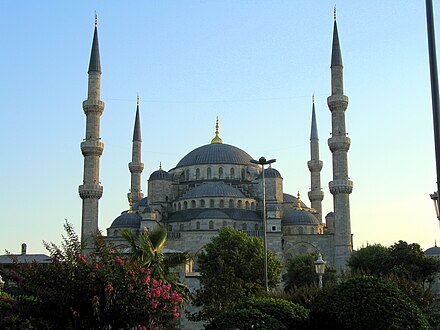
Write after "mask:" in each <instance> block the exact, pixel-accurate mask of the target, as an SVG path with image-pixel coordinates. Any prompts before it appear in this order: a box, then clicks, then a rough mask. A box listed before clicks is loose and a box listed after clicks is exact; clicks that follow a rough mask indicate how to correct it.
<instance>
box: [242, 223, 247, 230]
mask: <svg viewBox="0 0 440 330" xmlns="http://www.w3.org/2000/svg"><path fill="white" fill-rule="evenodd" d="M241 226H242V228H243V230H244V231H247V223H244V224H242V225H241Z"/></svg>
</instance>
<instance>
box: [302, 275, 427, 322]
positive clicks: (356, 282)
mask: <svg viewBox="0 0 440 330" xmlns="http://www.w3.org/2000/svg"><path fill="white" fill-rule="evenodd" d="M310 319H311V322H312V324H313V325H314V328H316V329H341V330H345V329H347V330H348V329H359V330H363V329H365V330H367V329H368V330H370V329H414V330H421V329H430V327H429V324H428V322H427V320H426V319H425V317H424V316H423V314H422V311H421V310H420V309H419V308H418V307H417V305H416V304H415V303H414V302H413V301H412V300H411V299H409V298H408V297H407V296H406V295H405V294H404V293H403V292H402V291H400V290H399V289H398V288H397V287H396V286H394V285H393V284H392V283H391V282H389V281H386V280H383V279H379V278H377V277H372V276H360V277H355V278H351V279H348V280H347V281H345V282H342V283H340V284H339V285H337V286H336V287H335V288H334V289H331V290H324V291H323V294H322V295H321V296H320V297H319V298H318V299H317V301H316V303H315V306H314V308H313V309H312V311H311V314H310Z"/></svg>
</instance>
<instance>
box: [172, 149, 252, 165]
mask: <svg viewBox="0 0 440 330" xmlns="http://www.w3.org/2000/svg"><path fill="white" fill-rule="evenodd" d="M251 159H252V157H251V156H250V155H249V154H248V153H247V152H245V151H243V150H241V149H240V148H237V147H234V146H231V145H229V144H220V143H211V144H206V145H204V146H201V147H199V148H196V149H194V150H193V151H191V152H190V153H188V154H187V155H186V156H185V157H183V158H182V159H181V160H180V162H179V163H178V164H177V165H176V168H178V167H182V166H191V165H199V164H237V165H246V166H252V167H258V166H257V165H256V164H252V163H251V162H250V160H251Z"/></svg>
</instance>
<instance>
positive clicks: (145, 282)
mask: <svg viewBox="0 0 440 330" xmlns="http://www.w3.org/2000/svg"><path fill="white" fill-rule="evenodd" d="M150 280H151V278H150V276H145V278H144V279H143V280H142V282H143V283H144V284H148V283H150Z"/></svg>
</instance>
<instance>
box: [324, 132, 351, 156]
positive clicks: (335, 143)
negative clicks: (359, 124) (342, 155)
mask: <svg viewBox="0 0 440 330" xmlns="http://www.w3.org/2000/svg"><path fill="white" fill-rule="evenodd" d="M350 144H351V140H350V138H349V137H348V136H343V135H340V136H332V137H331V138H329V139H328V146H329V148H330V150H331V152H334V151H348V149H350Z"/></svg>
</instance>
